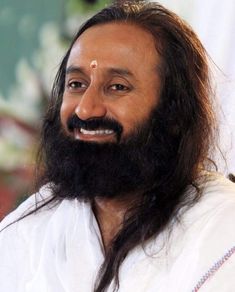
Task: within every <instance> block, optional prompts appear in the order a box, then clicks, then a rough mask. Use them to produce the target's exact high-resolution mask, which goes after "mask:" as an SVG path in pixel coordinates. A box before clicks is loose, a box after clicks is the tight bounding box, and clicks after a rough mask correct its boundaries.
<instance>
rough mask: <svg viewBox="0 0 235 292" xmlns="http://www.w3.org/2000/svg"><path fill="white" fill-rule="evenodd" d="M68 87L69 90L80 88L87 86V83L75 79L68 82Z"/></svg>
mask: <svg viewBox="0 0 235 292" xmlns="http://www.w3.org/2000/svg"><path fill="white" fill-rule="evenodd" d="M67 87H68V89H69V90H79V89H86V88H87V86H86V84H85V83H83V82H80V81H75V80H73V81H70V82H68V85H67Z"/></svg>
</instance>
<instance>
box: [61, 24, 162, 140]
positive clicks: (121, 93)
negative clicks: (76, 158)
mask: <svg viewBox="0 0 235 292" xmlns="http://www.w3.org/2000/svg"><path fill="white" fill-rule="evenodd" d="M159 67H160V57H159V55H158V54H157V51H156V48H155V44H154V39H153V37H152V35H151V34H150V33H148V32H146V31H145V30H143V29H141V28H139V27H138V26H135V25H131V24H125V23H110V24H104V25H97V26H94V27H91V28H89V29H88V30H86V31H85V32H84V33H83V34H82V35H81V36H80V37H79V38H78V40H77V41H76V42H75V44H74V46H73V48H72V50H71V53H70V56H69V59H68V62H67V68H66V80H65V90H64V95H63V102H62V106H61V122H62V125H63V128H64V129H65V131H66V132H67V134H69V135H70V136H72V137H74V138H75V139H78V140H83V141H92V142H99V143H103V142H116V141H117V135H116V133H115V131H114V130H113V128H109V126H97V128H95V127H94V126H93V127H92V129H89V126H87V127H84V128H82V127H80V128H75V129H73V128H72V129H71V128H70V129H69V127H68V120H69V119H70V118H71V117H72V116H74V115H76V116H77V117H78V118H79V119H80V120H83V121H90V120H93V119H96V120H97V119H98V120H102V119H109V120H112V121H114V122H117V123H119V124H120V126H121V127H122V135H121V139H122V138H125V137H128V136H130V134H132V133H133V131H134V129H135V128H136V127H137V126H140V125H141V124H143V123H144V122H145V121H146V120H147V119H148V118H149V116H150V113H151V112H152V111H153V109H154V108H155V107H156V105H157V103H158V101H159V96H160V91H161V86H160V75H159ZM104 125H105V124H104ZM107 125H108V124H107Z"/></svg>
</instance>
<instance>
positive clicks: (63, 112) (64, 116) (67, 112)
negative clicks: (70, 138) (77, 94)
mask: <svg viewBox="0 0 235 292" xmlns="http://www.w3.org/2000/svg"><path fill="white" fill-rule="evenodd" d="M73 112H74V106H73V105H72V104H71V103H69V102H68V101H67V100H64V98H63V101H62V105H61V108H60V120H61V123H62V125H63V126H64V127H66V124H67V120H68V118H69V117H70V116H71V115H72V114H73Z"/></svg>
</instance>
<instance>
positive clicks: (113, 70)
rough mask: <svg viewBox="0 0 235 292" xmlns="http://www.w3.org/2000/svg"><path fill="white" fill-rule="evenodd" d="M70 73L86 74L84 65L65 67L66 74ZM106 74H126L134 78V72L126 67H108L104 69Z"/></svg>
mask: <svg viewBox="0 0 235 292" xmlns="http://www.w3.org/2000/svg"><path fill="white" fill-rule="evenodd" d="M72 73H80V74H86V70H85V68H84V67H79V66H69V67H68V68H67V69H66V75H68V74H72ZM106 73H107V74H110V75H115V74H117V75H121V76H126V77H132V78H135V77H134V74H133V73H132V72H131V71H130V70H128V69H125V68H112V67H111V68H108V69H107V71H106Z"/></svg>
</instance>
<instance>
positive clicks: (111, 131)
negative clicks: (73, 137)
mask: <svg viewBox="0 0 235 292" xmlns="http://www.w3.org/2000/svg"><path fill="white" fill-rule="evenodd" d="M80 132H81V133H82V134H85V135H110V134H112V133H113V130H96V131H88V130H85V129H82V128H81V129H80Z"/></svg>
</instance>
